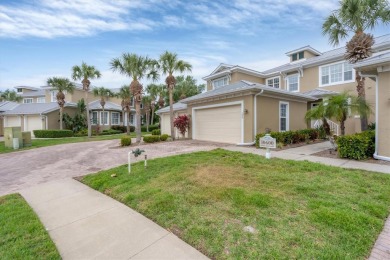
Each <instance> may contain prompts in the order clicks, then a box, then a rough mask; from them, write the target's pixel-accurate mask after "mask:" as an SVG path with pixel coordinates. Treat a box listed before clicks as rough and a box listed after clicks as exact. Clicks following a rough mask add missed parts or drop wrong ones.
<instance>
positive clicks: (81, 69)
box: [72, 62, 101, 137]
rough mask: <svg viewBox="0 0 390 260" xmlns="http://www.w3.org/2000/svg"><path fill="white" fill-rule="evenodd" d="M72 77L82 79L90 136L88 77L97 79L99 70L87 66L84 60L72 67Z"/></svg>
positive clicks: (89, 83) (89, 135)
mask: <svg viewBox="0 0 390 260" xmlns="http://www.w3.org/2000/svg"><path fill="white" fill-rule="evenodd" d="M72 71H73V73H72V78H73V80H82V81H81V83H82V84H83V90H84V92H85V103H86V105H87V106H86V108H87V124H88V137H91V134H92V131H91V119H90V114H89V102H88V92H89V87H90V85H91V82H90V81H89V80H90V79H95V78H96V79H98V78H100V77H101V74H100V71H98V70H97V69H96V68H95V67H94V66H89V65H87V64H86V63H85V62H82V63H81V66H77V65H75V66H73V67H72Z"/></svg>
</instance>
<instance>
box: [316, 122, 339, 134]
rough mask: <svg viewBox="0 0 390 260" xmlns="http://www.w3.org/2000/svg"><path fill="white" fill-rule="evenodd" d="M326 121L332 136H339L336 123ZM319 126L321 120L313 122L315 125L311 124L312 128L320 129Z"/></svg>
mask: <svg viewBox="0 0 390 260" xmlns="http://www.w3.org/2000/svg"><path fill="white" fill-rule="evenodd" d="M326 121H327V122H328V124H329V127H330V131H331V132H333V134H335V135H337V136H338V135H339V133H340V131H339V130H340V126H339V125H338V124H337V123H335V122H333V121H332V120H329V119H326ZM320 126H322V119H318V120H317V121H315V123H314V124H313V128H318V127H320Z"/></svg>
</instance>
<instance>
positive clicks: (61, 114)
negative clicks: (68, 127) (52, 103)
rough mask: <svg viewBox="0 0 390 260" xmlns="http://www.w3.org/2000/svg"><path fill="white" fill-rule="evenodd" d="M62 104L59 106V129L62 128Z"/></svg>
mask: <svg viewBox="0 0 390 260" xmlns="http://www.w3.org/2000/svg"><path fill="white" fill-rule="evenodd" d="M63 109H64V107H63V106H60V130H62V114H63Z"/></svg>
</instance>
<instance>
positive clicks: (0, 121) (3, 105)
mask: <svg viewBox="0 0 390 260" xmlns="http://www.w3.org/2000/svg"><path fill="white" fill-rule="evenodd" d="M18 105H19V104H18V103H15V102H12V101H4V102H0V136H3V135H4V116H3V114H4V112H7V111H9V110H12V109H14V108H15V107H17V106H18Z"/></svg>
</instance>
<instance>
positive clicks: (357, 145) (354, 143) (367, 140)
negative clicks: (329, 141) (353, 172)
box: [336, 130, 375, 160]
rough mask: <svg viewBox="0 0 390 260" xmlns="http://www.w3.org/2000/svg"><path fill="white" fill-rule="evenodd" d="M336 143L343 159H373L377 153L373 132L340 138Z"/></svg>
mask: <svg viewBox="0 0 390 260" xmlns="http://www.w3.org/2000/svg"><path fill="white" fill-rule="evenodd" d="M336 142H337V146H338V153H339V156H340V157H341V158H349V159H354V160H362V159H366V158H369V157H372V155H373V154H374V152H375V132H374V131H372V130H368V131H365V132H362V133H358V134H353V135H346V136H339V137H338V138H337V140H336Z"/></svg>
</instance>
